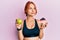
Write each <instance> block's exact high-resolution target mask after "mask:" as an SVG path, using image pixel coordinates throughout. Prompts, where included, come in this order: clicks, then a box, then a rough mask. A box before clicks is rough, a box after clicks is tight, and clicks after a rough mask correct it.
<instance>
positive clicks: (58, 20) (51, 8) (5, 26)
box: [0, 0, 60, 40]
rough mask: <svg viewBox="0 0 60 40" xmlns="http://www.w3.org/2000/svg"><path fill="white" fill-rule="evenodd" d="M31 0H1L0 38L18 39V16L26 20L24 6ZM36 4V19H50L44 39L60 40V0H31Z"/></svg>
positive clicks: (1, 39) (2, 39)
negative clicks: (16, 24) (16, 23)
mask: <svg viewBox="0 0 60 40" xmlns="http://www.w3.org/2000/svg"><path fill="white" fill-rule="evenodd" d="M27 1H29V0H0V40H18V35H17V30H16V26H15V20H16V18H21V19H22V20H24V19H25V18H26V16H25V14H24V6H25V4H26V2H27ZM30 1H33V2H34V3H35V4H36V7H37V10H38V13H37V15H36V16H35V18H36V19H40V18H42V17H45V18H46V19H47V21H48V26H47V28H45V29H44V37H43V40H60V0H30Z"/></svg>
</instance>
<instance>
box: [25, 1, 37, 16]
mask: <svg viewBox="0 0 60 40" xmlns="http://www.w3.org/2000/svg"><path fill="white" fill-rule="evenodd" d="M30 4H33V5H34V7H35V9H36V5H35V4H34V3H33V2H31V1H28V2H27V3H26V5H25V9H24V11H25V14H26V16H27V11H26V10H27V9H28V7H29V5H30ZM36 13H37V9H36Z"/></svg>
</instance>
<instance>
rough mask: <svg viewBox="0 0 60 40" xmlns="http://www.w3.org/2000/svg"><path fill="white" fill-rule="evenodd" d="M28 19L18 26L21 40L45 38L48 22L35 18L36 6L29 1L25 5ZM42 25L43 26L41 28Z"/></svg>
mask: <svg viewBox="0 0 60 40" xmlns="http://www.w3.org/2000/svg"><path fill="white" fill-rule="evenodd" d="M24 11H25V14H26V19H25V20H24V21H23V23H22V24H20V25H19V24H17V23H16V27H17V29H18V36H19V37H18V38H19V40H39V39H42V38H43V35H44V32H43V29H44V28H45V26H46V25H47V21H46V20H43V21H42V20H37V19H35V18H34V16H35V15H36V14H37V9H36V5H35V4H34V3H33V2H31V1H28V2H27V3H26V5H25V9H24ZM41 24H43V25H42V26H41Z"/></svg>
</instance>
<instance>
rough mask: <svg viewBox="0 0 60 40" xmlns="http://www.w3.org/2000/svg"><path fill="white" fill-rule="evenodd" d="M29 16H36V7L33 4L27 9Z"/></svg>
mask: <svg viewBox="0 0 60 40" xmlns="http://www.w3.org/2000/svg"><path fill="white" fill-rule="evenodd" d="M27 14H28V16H34V15H36V7H35V6H34V5H33V4H29V6H28V8H27Z"/></svg>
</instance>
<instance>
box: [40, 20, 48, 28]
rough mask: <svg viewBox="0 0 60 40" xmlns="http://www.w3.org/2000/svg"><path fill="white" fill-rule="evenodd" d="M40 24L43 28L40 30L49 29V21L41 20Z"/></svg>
mask: <svg viewBox="0 0 60 40" xmlns="http://www.w3.org/2000/svg"><path fill="white" fill-rule="evenodd" d="M40 22H41V27H40V28H45V27H47V24H48V22H47V20H41V21H40Z"/></svg>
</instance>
